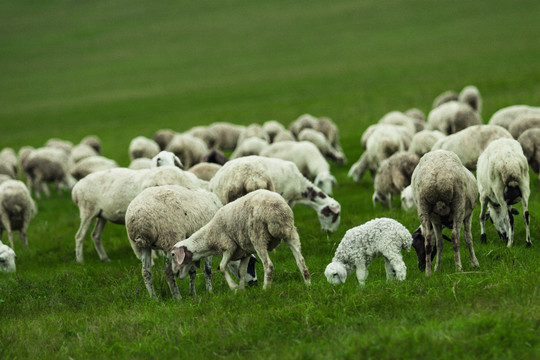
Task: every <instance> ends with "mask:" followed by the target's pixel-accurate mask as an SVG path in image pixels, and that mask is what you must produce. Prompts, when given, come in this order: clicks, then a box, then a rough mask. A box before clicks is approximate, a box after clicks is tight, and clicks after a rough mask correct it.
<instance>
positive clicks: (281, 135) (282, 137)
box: [272, 130, 296, 143]
mask: <svg viewBox="0 0 540 360" xmlns="http://www.w3.org/2000/svg"><path fill="white" fill-rule="evenodd" d="M280 141H296V138H295V137H294V135H293V133H292V132H290V131H289V130H282V131H280V132H278V133H277V134H276V136H275V137H274V141H272V143H277V142H280Z"/></svg>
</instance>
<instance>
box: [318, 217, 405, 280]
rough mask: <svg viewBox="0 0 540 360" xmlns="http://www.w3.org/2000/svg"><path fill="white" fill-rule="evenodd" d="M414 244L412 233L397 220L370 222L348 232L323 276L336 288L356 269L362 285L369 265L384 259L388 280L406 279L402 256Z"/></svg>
mask: <svg viewBox="0 0 540 360" xmlns="http://www.w3.org/2000/svg"><path fill="white" fill-rule="evenodd" d="M411 244H412V236H411V233H410V232H409V230H407V229H406V228H405V226H403V225H401V224H400V223H399V222H397V221H396V220H394V219H389V218H378V219H373V220H370V221H368V222H366V223H365V224H363V225H360V226H356V227H354V228H352V229H349V230H347V232H346V233H345V236H344V237H343V239H342V240H341V242H340V243H339V246H338V248H337V250H336V253H335V255H334V258H333V259H332V262H331V263H330V264H328V266H327V267H326V269H325V270H324V275H325V276H326V279H327V280H328V282H329V283H331V284H333V285H337V284H342V283H344V282H345V280H346V279H347V275H348V274H350V273H352V272H353V271H355V270H356V278H357V279H358V282H359V283H360V285H362V286H363V285H365V282H366V278H367V276H368V269H367V268H368V266H369V265H370V264H371V262H372V261H373V259H375V258H376V257H379V256H382V257H383V258H384V261H385V267H386V280H392V279H397V280H400V281H402V280H405V277H406V276H407V266H406V265H405V263H404V262H403V258H402V257H401V250H402V249H404V250H407V251H409V250H410V249H411Z"/></svg>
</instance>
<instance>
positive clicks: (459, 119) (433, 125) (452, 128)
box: [426, 101, 482, 135]
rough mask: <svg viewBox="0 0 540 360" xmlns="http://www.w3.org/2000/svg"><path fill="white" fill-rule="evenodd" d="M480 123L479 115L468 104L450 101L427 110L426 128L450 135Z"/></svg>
mask: <svg viewBox="0 0 540 360" xmlns="http://www.w3.org/2000/svg"><path fill="white" fill-rule="evenodd" d="M480 124H482V119H481V118H480V115H479V114H478V113H477V112H476V111H475V110H474V109H473V108H471V107H470V106H469V104H466V103H463V102H460V101H450V102H447V103H444V104H442V105H440V106H438V107H436V108H435V109H433V110H431V111H430V112H429V114H428V120H427V126H426V128H427V129H428V130H438V131H440V132H442V133H443V134H445V135H450V134H454V133H456V132H458V131H460V130H463V129H465V128H467V127H469V126H472V125H480Z"/></svg>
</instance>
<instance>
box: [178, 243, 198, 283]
mask: <svg viewBox="0 0 540 360" xmlns="http://www.w3.org/2000/svg"><path fill="white" fill-rule="evenodd" d="M171 263H172V271H173V273H174V274H177V276H178V278H179V279H180V280H182V279H184V278H185V277H186V275H187V274H188V273H189V269H191V268H192V267H193V266H194V265H197V263H200V262H199V261H197V263H196V262H194V261H193V252H191V251H190V250H188V249H187V248H186V247H185V246H179V247H176V246H175V247H174V248H173V249H172V250H171Z"/></svg>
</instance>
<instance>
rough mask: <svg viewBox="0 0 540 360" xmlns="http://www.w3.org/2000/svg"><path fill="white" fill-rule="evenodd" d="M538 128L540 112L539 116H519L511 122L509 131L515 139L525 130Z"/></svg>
mask: <svg viewBox="0 0 540 360" xmlns="http://www.w3.org/2000/svg"><path fill="white" fill-rule="evenodd" d="M537 128H540V114H538V115H537V116H525V117H519V118H517V119H516V120H514V121H513V122H512V123H511V124H510V126H508V131H509V132H510V134H512V136H513V137H514V139H517V138H519V136H520V135H521V134H523V133H524V132H525V131H527V130H529V129H537Z"/></svg>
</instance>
